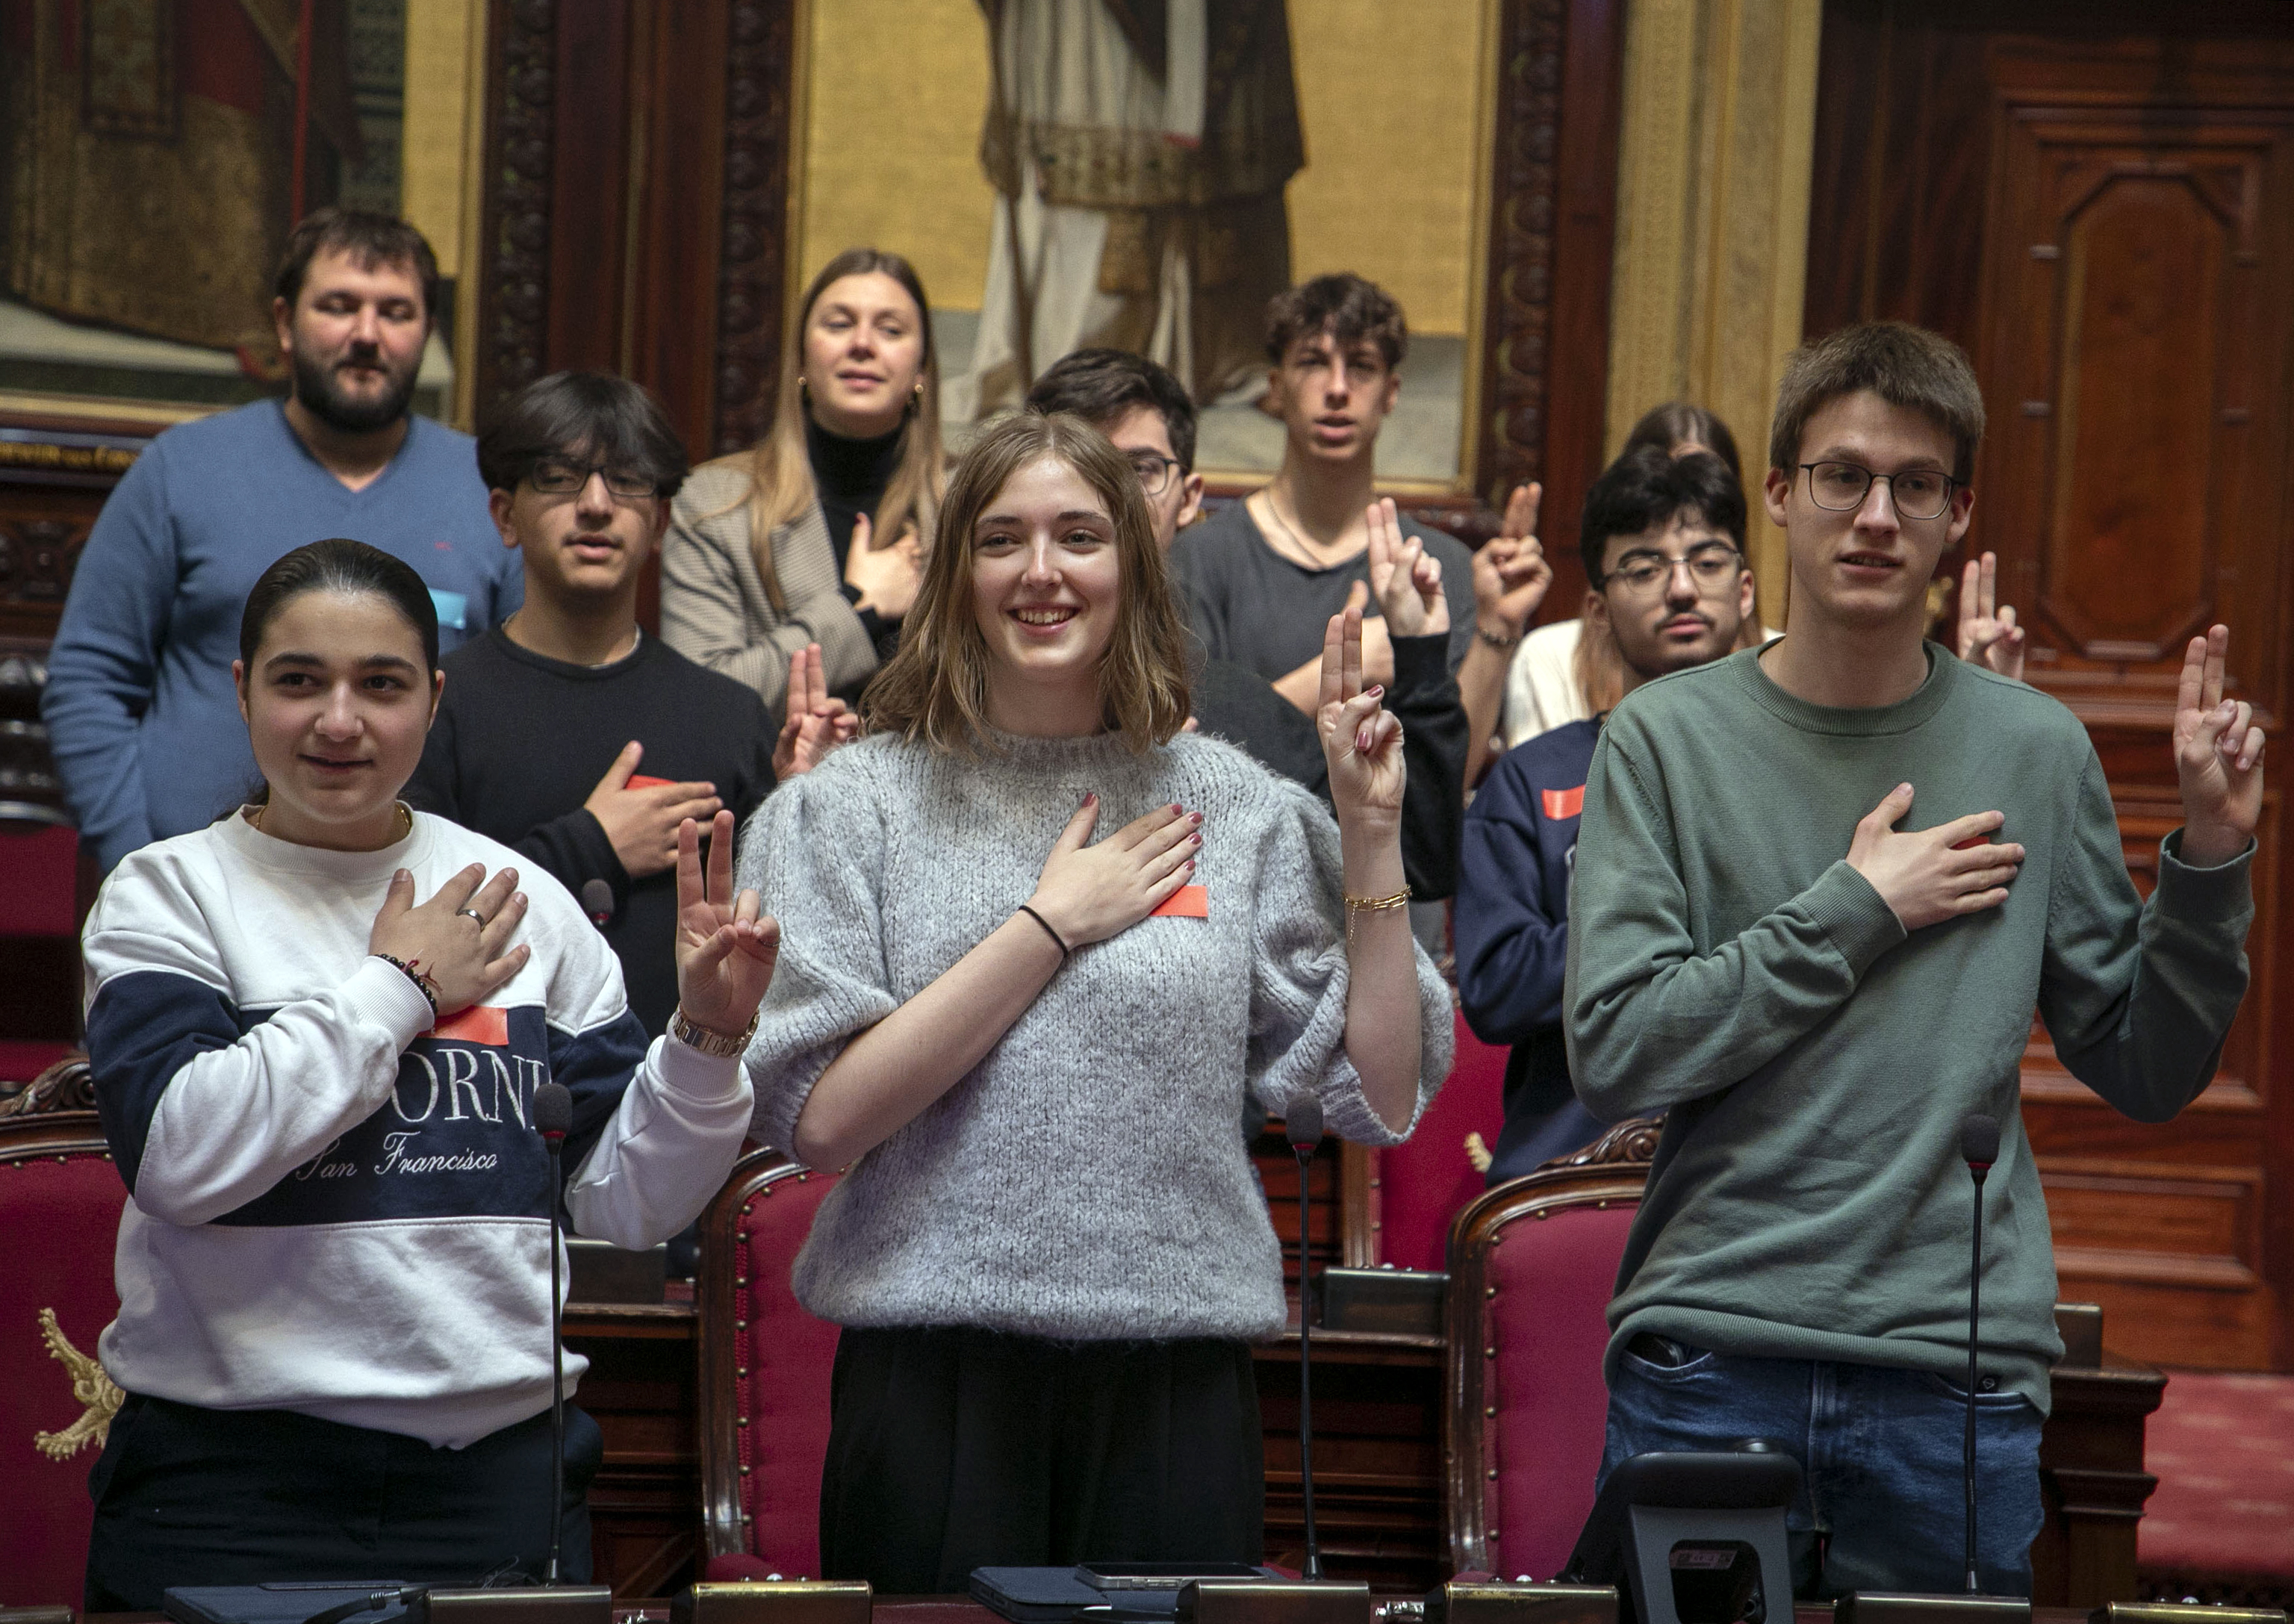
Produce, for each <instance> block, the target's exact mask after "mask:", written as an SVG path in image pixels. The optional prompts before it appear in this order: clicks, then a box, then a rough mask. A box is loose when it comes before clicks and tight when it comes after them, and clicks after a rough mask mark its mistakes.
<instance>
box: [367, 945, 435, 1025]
mask: <svg viewBox="0 0 2294 1624" xmlns="http://www.w3.org/2000/svg"><path fill="white" fill-rule="evenodd" d="M373 956H374V957H376V958H378V959H380V960H381V961H382V962H384V963H386V964H387V965H389V966H390V967H391V968H392V969H394V970H398V971H399V972H400V973H402V974H403V975H404V976H405V978H407V979H408V980H409V981H411V982H413V983H414V990H415V991H416V992H418V993H419V994H421V995H422V999H423V1002H424V1003H427V1004H428V1005H429V1006H430V1024H431V1025H432V1026H434V1027H435V1026H436V1025H437V1024H438V984H437V983H436V982H435V981H433V980H432V979H431V978H429V977H427V976H426V975H424V974H423V973H422V961H421V960H419V959H416V960H415V961H413V962H411V963H409V962H407V961H406V960H404V959H402V958H399V957H396V956H395V955H394V954H387V953H378V954H374V955H373Z"/></svg>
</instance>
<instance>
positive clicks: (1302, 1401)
mask: <svg viewBox="0 0 2294 1624" xmlns="http://www.w3.org/2000/svg"><path fill="white" fill-rule="evenodd" d="M1282 1137H1283V1138H1285V1139H1287V1140H1289V1141H1290V1154H1291V1155H1293V1156H1295V1157H1297V1158H1298V1490H1299V1498H1300V1500H1301V1502H1302V1504H1303V1505H1304V1506H1305V1508H1306V1566H1305V1568H1304V1569H1302V1570H1301V1571H1300V1573H1299V1577H1300V1578H1302V1579H1320V1578H1322V1545H1321V1543H1320V1542H1319V1541H1318V1540H1316V1539H1315V1538H1314V1302H1313V1287H1312V1283H1311V1282H1310V1281H1309V1280H1308V1279H1307V1278H1306V1165H1307V1164H1308V1163H1310V1162H1312V1161H1313V1160H1314V1147H1315V1146H1316V1145H1319V1144H1321V1143H1322V1101H1321V1100H1317V1099H1316V1098H1315V1097H1314V1095H1313V1094H1311V1093H1302V1094H1299V1095H1297V1097H1295V1098H1294V1099H1293V1100H1291V1101H1290V1107H1289V1111H1288V1112H1287V1113H1286V1114H1285V1115H1284V1117H1283V1118H1282Z"/></svg>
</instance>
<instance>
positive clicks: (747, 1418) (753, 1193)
mask: <svg viewBox="0 0 2294 1624" xmlns="http://www.w3.org/2000/svg"><path fill="white" fill-rule="evenodd" d="M835 1182H836V1175H835V1174H834V1173H814V1172H812V1171H811V1170H810V1169H809V1168H804V1167H799V1166H797V1165H794V1164H793V1163H792V1162H790V1161H789V1160H787V1159H786V1158H785V1157H782V1156H779V1155H777V1154H776V1153H775V1152H772V1151H769V1150H757V1151H752V1152H751V1153H750V1154H749V1155H747V1156H744V1157H742V1158H741V1159H740V1160H739V1161H738V1162H736V1163H735V1164H734V1166H733V1172H732V1176H731V1177H730V1178H728V1180H727V1181H726V1183H725V1188H724V1189H723V1190H720V1192H718V1196H717V1198H716V1199H715V1200H714V1201H713V1202H712V1203H711V1204H710V1206H709V1210H708V1212H707V1213H706V1214H704V1215H703V1217H702V1220H701V1235H702V1240H701V1287H700V1311H701V1393H700V1412H701V1415H700V1419H701V1497H702V1520H703V1523H704V1533H705V1536H706V1538H707V1541H708V1551H707V1577H709V1578H710V1579H763V1578H766V1577H767V1576H769V1575H771V1574H778V1575H780V1576H781V1577H783V1578H785V1579H799V1578H805V1579H818V1577H819V1576H820V1465H821V1461H822V1460H823V1458H825V1457H826V1454H827V1452H828V1377H829V1372H830V1370H831V1368H833V1366H834V1362H835V1358H836V1336H837V1328H836V1327H835V1326H834V1325H831V1324H829V1323H828V1322H827V1321H826V1320H816V1319H814V1318H813V1317H812V1316H811V1315H810V1314H809V1313H807V1312H805V1311H804V1310H803V1309H802V1308H801V1307H799V1306H798V1304H797V1300H796V1295H795V1293H794V1292H793V1291H792V1290H791V1289H790V1288H789V1266H790V1265H791V1264H792V1263H794V1262H795V1261H796V1254H797V1248H798V1247H800V1246H802V1245H804V1238H805V1237H806V1236H807V1235H808V1234H809V1233H810V1232H811V1230H812V1215H813V1214H814V1213H815V1212H816V1211H818V1209H819V1206H820V1201H821V1198H822V1197H823V1196H825V1195H826V1194H827V1193H828V1191H829V1190H830V1188H831V1187H832V1186H834V1184H835Z"/></svg>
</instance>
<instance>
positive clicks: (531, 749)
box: [406, 629, 773, 1036]
mask: <svg viewBox="0 0 2294 1624" xmlns="http://www.w3.org/2000/svg"><path fill="white" fill-rule="evenodd" d="M442 663H443V666H444V668H445V671H446V693H445V696H444V698H443V700H442V701H441V702H440V704H439V707H438V719H437V721H436V723H435V725H433V726H432V727H431V729H430V740H429V743H427V745H426V746H425V747H424V749H423V752H422V765H421V766H420V767H419V768H417V769H416V771H415V774H414V778H413V781H412V782H411V783H410V784H408V785H407V786H406V799H407V800H410V801H411V802H412V803H413V804H414V805H415V806H417V807H419V808H422V809H423V810H424V811H426V812H435V813H437V814H439V815H440V816H444V817H450V818H451V819H453V820H454V821H455V822H456V823H459V824H463V825H464V826H465V827H467V828H470V829H475V830H476V831H477V832H479V833H480V834H483V835H486V836H488V837H489V838H491V839H493V840H500V842H501V843H502V844H503V845H505V846H509V847H512V848H514V849H517V851H518V852H519V853H521V854H522V855H524V856H525V857H529V858H531V859H532V860H533V862H535V863H538V864H540V865H541V866H542V867H543V868H545V869H547V870H549V873H551V874H553V875H554V876H556V877H557V880H558V881H561V882H562V883H563V884H564V885H565V889H567V890H569V891H571V892H573V895H574V897H576V899H579V898H580V897H581V896H582V886H583V884H584V883H586V882H587V881H591V880H603V881H606V884H607V885H609V886H611V887H612V888H613V893H614V914H613V918H612V920H611V921H610V922H608V923H607V924H606V928H605V929H606V940H607V941H608V942H610V943H611V944H612V945H613V949H614V953H615V954H617V955H618V956H619V957H620V959H621V961H622V978H623V979H624V981H626V982H627V984H628V987H629V998H630V1009H631V1010H633V1011H636V1013H637V1017H638V1019H639V1020H640V1021H642V1022H644V1023H645V1028H646V1030H647V1032H648V1033H651V1034H653V1035H656V1036H657V1035H660V1034H661V1033H662V1032H663V1030H664V1029H665V1028H666V1027H668V1025H669V1018H670V1015H671V1013H672V1012H673V1011H675V1010H676V1008H677V965H676V958H675V944H676V936H677V871H676V870H675V869H674V868H668V869H663V871H662V872H661V873H655V874H648V875H647V876H646V877H645V878H644V879H642V880H638V881H631V880H630V877H629V874H628V873H627V871H625V870H624V869H623V868H622V864H621V859H620V858H619V857H615V856H614V848H613V845H612V843H611V842H610V841H609V840H606V831H605V826H604V825H603V824H599V823H598V820H597V819H596V818H595V817H594V816H591V815H590V813H589V812H588V811H587V810H586V809H585V808H583V806H582V803H583V802H584V801H586V800H589V799H590V791H592V790H594V789H596V788H597V787H598V779H600V778H602V777H604V776H605V775H606V768H607V767H611V766H612V765H613V764H614V757H615V756H617V755H619V754H620V753H621V751H622V748H623V747H624V746H625V745H627V744H628V743H630V740H632V739H635V740H637V741H638V742H639V743H641V744H643V745H644V746H645V757H644V759H642V760H641V761H639V763H638V772H639V775H643V776H647V777H652V778H665V779H669V780H671V781H674V782H684V781H688V780H696V779H697V780H702V781H705V782H707V783H710V784H715V785H716V786H717V795H718V798H719V799H720V800H723V801H724V803H725V804H726V805H727V806H728V807H729V808H732V810H733V814H734V816H736V817H737V818H740V819H743V820H746V818H747V817H748V816H749V814H750V813H751V812H752V811H754V810H755V809H756V807H757V805H758V803H759V802H761V800H764V798H765V797H766V796H767V795H768V794H769V793H771V792H772V787H773V767H772V756H773V729H772V726H771V723H770V722H769V720H768V719H767V718H766V715H765V707H764V703H763V702H762V701H761V700H760V699H759V698H758V697H757V695H756V694H755V692H754V691H753V690H752V689H750V688H749V687H747V686H744V685H743V684H741V683H737V682H735V681H734V680H733V679H732V678H729V677H720V676H719V675H718V674H717V673H716V672H714V671H711V670H704V669H703V668H702V667H701V666H698V665H696V664H695V663H694V662H692V661H690V660H687V658H686V657H685V656H684V655H682V654H679V653H678V652H677V651H676V650H674V649H672V648H671V647H670V646H669V645H667V644H666V643H663V641H662V640H661V639H660V638H658V637H645V638H643V639H641V640H640V641H639V644H638V647H637V651H636V652H635V653H634V654H630V656H629V657H628V658H626V659H623V660H617V661H615V662H614V663H613V664H611V665H606V666H584V665H568V664H566V663H565V662H563V661H560V660H551V659H548V658H545V657H544V656H542V655H541V654H535V653H533V651H532V650H531V649H525V648H520V647H519V646H517V644H515V643H513V642H511V641H510V639H509V637H508V635H507V634H505V633H504V632H502V631H501V630H500V629H495V630H492V631H490V632H488V633H487V634H486V635H485V636H484V637H479V638H477V639H476V640H475V641H473V642H470V643H467V644H465V645H463V646H461V647H460V648H458V649H456V650H455V651H454V652H453V653H452V654H449V655H447V656H446V658H445V660H444V661H443V662H442Z"/></svg>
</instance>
